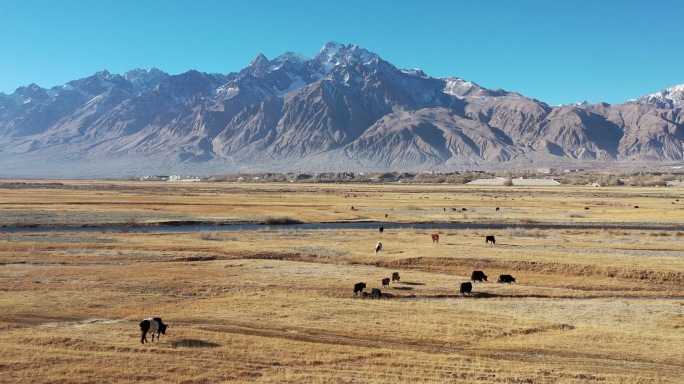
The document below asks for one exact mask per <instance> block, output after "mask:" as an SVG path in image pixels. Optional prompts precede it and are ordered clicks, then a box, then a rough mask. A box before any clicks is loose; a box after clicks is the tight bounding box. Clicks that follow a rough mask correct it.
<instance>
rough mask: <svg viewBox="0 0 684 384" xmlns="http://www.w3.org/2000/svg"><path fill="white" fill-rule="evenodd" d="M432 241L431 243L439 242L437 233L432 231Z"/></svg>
mask: <svg viewBox="0 0 684 384" xmlns="http://www.w3.org/2000/svg"><path fill="white" fill-rule="evenodd" d="M432 242H433V243H439V233H433V234H432Z"/></svg>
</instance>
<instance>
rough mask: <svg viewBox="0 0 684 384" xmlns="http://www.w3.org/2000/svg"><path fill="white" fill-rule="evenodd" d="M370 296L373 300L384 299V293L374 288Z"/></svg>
mask: <svg viewBox="0 0 684 384" xmlns="http://www.w3.org/2000/svg"><path fill="white" fill-rule="evenodd" d="M370 296H371V299H380V298H382V291H381V290H379V289H377V288H373V289H371V294H370Z"/></svg>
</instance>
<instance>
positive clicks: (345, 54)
mask: <svg viewBox="0 0 684 384" xmlns="http://www.w3.org/2000/svg"><path fill="white" fill-rule="evenodd" d="M377 60H379V56H378V55H376V54H375V53H372V52H369V51H367V50H365V49H363V48H359V47H358V46H357V45H353V44H349V45H344V44H340V43H336V42H329V43H327V44H326V45H325V46H323V48H322V49H321V50H320V52H318V54H317V55H316V57H314V61H316V62H318V63H319V64H320V65H321V67H322V69H323V71H324V73H325V74H328V73H329V72H330V71H331V70H332V69H333V68H335V66H337V65H340V64H349V63H360V64H366V63H369V62H372V61H377Z"/></svg>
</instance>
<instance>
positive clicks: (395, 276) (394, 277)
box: [392, 272, 400, 283]
mask: <svg viewBox="0 0 684 384" xmlns="http://www.w3.org/2000/svg"><path fill="white" fill-rule="evenodd" d="M399 279H400V276H399V272H392V282H393V283H394V282H395V281H399Z"/></svg>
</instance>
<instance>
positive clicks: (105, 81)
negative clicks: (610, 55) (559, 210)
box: [0, 42, 684, 177]
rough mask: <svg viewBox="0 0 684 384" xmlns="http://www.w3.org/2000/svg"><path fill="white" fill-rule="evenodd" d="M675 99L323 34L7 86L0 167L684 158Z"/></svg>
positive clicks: (87, 169) (342, 167)
mask: <svg viewBox="0 0 684 384" xmlns="http://www.w3.org/2000/svg"><path fill="white" fill-rule="evenodd" d="M682 105H684V85H677V86H673V87H670V88H667V89H665V90H662V91H660V92H657V93H654V94H651V95H645V96H643V97H641V98H638V99H634V100H629V101H627V102H625V103H624V104H617V105H610V104H606V103H597V104H588V103H585V102H583V103H574V104H572V105H569V106H549V105H547V104H546V103H544V102H541V101H538V100H535V99H531V98H528V97H525V96H523V95H521V94H519V93H516V92H510V91H505V90H501V89H497V90H491V89H486V88H484V87H481V86H479V85H478V84H476V83H474V82H472V81H466V80H463V79H460V78H458V77H448V78H433V77H430V76H428V75H426V74H425V73H424V72H423V71H421V70H419V69H398V68H396V67H395V66H394V65H392V64H391V63H389V62H387V61H385V60H383V59H382V58H380V57H379V56H378V55H377V54H375V53H372V52H370V51H368V50H366V49H364V48H360V47H358V46H356V45H353V44H347V45H344V44H340V43H335V42H329V43H327V44H326V45H325V46H323V47H322V48H321V50H320V51H319V52H318V53H317V54H316V56H315V57H314V58H311V59H309V58H306V57H305V56H303V55H300V54H296V53H293V52H286V53H284V54H282V55H280V56H278V57H276V58H275V59H273V60H269V59H268V58H266V57H265V56H264V55H262V54H258V55H257V56H256V57H255V58H254V59H253V60H252V61H251V62H250V64H249V65H248V66H247V67H245V68H244V69H242V70H240V71H239V72H236V73H229V74H209V73H202V72H198V71H194V70H191V71H187V72H185V73H182V74H179V75H169V74H167V73H165V72H163V71H161V70H159V69H157V68H150V69H132V70H129V71H127V72H125V73H124V74H123V75H118V74H111V73H109V72H108V71H106V70H105V71H100V72H97V73H95V74H93V75H91V76H89V77H86V78H83V79H78V80H73V81H70V82H68V83H66V84H64V85H62V86H56V87H53V88H50V89H44V88H41V87H39V86H37V85H35V84H30V85H28V86H25V87H20V88H18V89H17V90H16V91H15V92H14V93H13V94H10V95H6V94H2V93H0V176H4V177H10V176H17V177H19V176H25V177H50V176H54V177H104V176H124V175H137V174H169V173H184V174H212V173H232V172H252V171H267V172H281V171H282V172H291V171H294V172H297V171H301V172H317V171H321V172H323V171H325V172H328V171H422V170H435V171H456V170H463V169H507V168H530V167H548V166H549V165H554V166H566V167H577V166H583V167H585V168H586V167H587V166H586V165H587V164H601V165H603V166H606V167H612V166H615V167H620V166H658V165H663V164H680V163H682V162H683V161H684V149H683V148H684V145H683V143H684V114H683V113H682Z"/></svg>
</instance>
